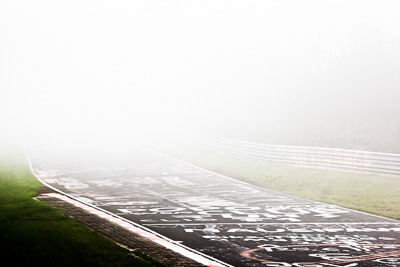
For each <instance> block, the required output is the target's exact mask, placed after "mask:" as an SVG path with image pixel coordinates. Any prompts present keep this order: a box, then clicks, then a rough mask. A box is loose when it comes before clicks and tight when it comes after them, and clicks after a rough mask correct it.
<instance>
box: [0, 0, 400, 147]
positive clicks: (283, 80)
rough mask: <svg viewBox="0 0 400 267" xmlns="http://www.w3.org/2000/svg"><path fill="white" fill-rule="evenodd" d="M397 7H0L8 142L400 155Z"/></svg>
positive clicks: (2, 104)
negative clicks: (212, 144) (178, 134)
mask: <svg viewBox="0 0 400 267" xmlns="http://www.w3.org/2000/svg"><path fill="white" fill-rule="evenodd" d="M399 6H400V4H398V3H397V2H396V1H379V2H378V1H279V2H277V1H133V2H131V1H101V2H98V1H68V2H65V3H62V2H54V1H35V2H31V1H2V3H1V4H0V32H1V35H2V37H3V38H2V39H3V40H2V42H1V44H0V47H1V50H2V54H1V56H0V57H1V60H0V70H1V73H2V76H1V80H0V112H1V118H0V122H1V125H2V132H3V135H5V133H6V132H12V135H21V136H24V137H25V138H28V139H29V138H32V139H33V138H39V139H43V141H46V139H49V140H50V139H52V138H53V139H57V138H62V139H64V140H76V139H80V140H81V141H84V140H88V141H89V140H93V139H96V140H104V141H106V142H118V141H121V140H129V138H134V137H140V136H141V137H142V136H148V135H150V134H151V136H152V137H154V136H158V137H160V138H163V136H165V135H167V133H168V131H169V130H170V129H175V130H176V129H182V130H187V131H192V132H196V133H200V134H205V135H210V136H213V137H230V138H236V139H241V140H248V141H254V142H261V143H268V144H276V145H296V146H318V147H332V148H344V149H355V150H369V151H377V152H388V153H400V105H399V104H398V103H399V100H400V75H398V70H399V69H400V19H399V16H398V14H397V13H398V12H397V10H398V9H397V8H396V7H399ZM121 142H122V141H121ZM122 143H123V142H122Z"/></svg>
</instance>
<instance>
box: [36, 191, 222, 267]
mask: <svg viewBox="0 0 400 267" xmlns="http://www.w3.org/2000/svg"><path fill="white" fill-rule="evenodd" d="M42 195H44V196H47V197H53V198H57V199H59V200H62V201H65V202H67V203H69V204H71V205H74V206H75V207H78V208H81V209H83V210H85V211H87V212H88V213H91V214H93V215H96V216H98V217H100V218H103V219H105V220H107V221H109V222H112V223H114V224H117V225H119V226H121V227H123V228H124V229H126V230H128V231H130V232H132V233H135V234H138V235H140V236H142V237H144V238H147V239H148V240H150V241H152V242H155V243H157V244H159V245H161V246H163V247H165V248H168V249H170V250H172V251H174V252H177V253H179V254H181V255H183V256H185V257H188V258H190V259H192V260H195V261H197V262H199V263H201V264H204V265H206V266H209V267H223V266H228V265H222V264H220V263H218V262H216V261H213V260H210V259H208V258H206V257H203V256H201V255H199V254H197V253H195V252H192V251H190V250H188V249H186V248H184V247H182V246H179V245H177V244H175V243H173V242H171V241H169V240H166V239H164V238H161V237H159V236H157V235H155V234H153V233H151V232H148V231H146V230H144V229H141V228H139V227H136V226H135V225H133V224H131V223H129V222H127V221H125V220H123V219H120V218H118V217H116V216H113V215H111V214H108V213H106V212H103V211H101V210H99V209H96V208H94V207H91V206H89V205H86V204H83V203H81V202H79V201H77V200H74V199H71V198H69V197H67V196H65V195H62V194H59V193H45V194H42Z"/></svg>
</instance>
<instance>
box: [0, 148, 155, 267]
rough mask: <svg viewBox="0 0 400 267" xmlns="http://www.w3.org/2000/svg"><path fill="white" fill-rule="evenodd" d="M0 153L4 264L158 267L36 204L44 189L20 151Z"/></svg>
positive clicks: (0, 253) (0, 246) (0, 234)
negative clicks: (39, 192) (37, 195)
mask: <svg viewBox="0 0 400 267" xmlns="http://www.w3.org/2000/svg"><path fill="white" fill-rule="evenodd" d="M0 152H3V153H0V154H1V155H0V256H1V260H2V262H9V265H10V266H160V264H157V263H156V262H155V261H151V259H150V258H148V256H146V257H144V256H143V253H141V252H138V251H133V252H131V251H129V250H128V249H125V248H123V247H121V246H119V245H117V244H116V243H114V242H112V241H110V240H109V239H107V238H105V237H104V236H102V235H100V234H99V233H97V232H96V231H93V230H91V229H89V228H87V227H86V226H84V225H82V224H80V223H77V222H76V221H74V220H73V219H71V218H69V217H67V216H64V215H63V214H62V213H61V212H60V211H59V210H57V209H55V208H52V207H50V206H47V205H46V204H44V203H41V202H39V201H36V200H34V199H33V197H34V196H36V194H37V192H38V190H39V189H40V188H41V187H42V185H41V184H40V183H39V182H38V181H37V180H36V179H35V178H34V177H33V175H32V174H31V173H30V171H29V169H28V166H27V163H26V161H25V160H24V156H23V154H22V153H21V151H19V153H16V154H15V153H14V154H13V153H6V152H4V150H3V151H1V150H0ZM144 258H146V260H147V261H146V260H144ZM149 261H150V262H152V264H150V263H149Z"/></svg>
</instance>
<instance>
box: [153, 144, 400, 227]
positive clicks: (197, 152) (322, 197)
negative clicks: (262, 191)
mask: <svg viewBox="0 0 400 267" xmlns="http://www.w3.org/2000/svg"><path fill="white" fill-rule="evenodd" d="M154 148H155V149H156V150H159V151H160V152H163V153H165V154H169V155H171V156H173V157H176V158H178V159H181V160H183V161H185V162H188V163H191V164H194V165H197V166H199V167H203V168H205V169H208V170H211V171H214V172H217V173H220V174H224V175H227V176H229V177H232V178H235V179H238V180H242V181H246V182H249V183H251V184H255V185H259V186H262V187H265V188H269V189H272V190H275V191H279V192H283V193H286V194H290V195H295V196H299V197H303V198H307V199H312V200H316V201H320V202H324V203H329V204H335V205H338V206H342V207H346V208H351V209H355V210H360V211H364V212H369V213H373V214H378V215H382V216H386V217H390V218H394V219H400V178H395V177H384V176H378V175H368V174H359V173H349V172H339V171H330V170H319V169H306V168H296V167H289V166H285V165H282V164H276V163H271V162H267V161H263V160H257V159H252V158H248V157H240V156H234V155H223V154H219V153H214V152H210V151H205V150H202V149H198V148H195V147H192V146H190V145H189V144H185V143H183V142H177V141H174V142H172V143H170V144H168V145H166V144H157V145H154Z"/></svg>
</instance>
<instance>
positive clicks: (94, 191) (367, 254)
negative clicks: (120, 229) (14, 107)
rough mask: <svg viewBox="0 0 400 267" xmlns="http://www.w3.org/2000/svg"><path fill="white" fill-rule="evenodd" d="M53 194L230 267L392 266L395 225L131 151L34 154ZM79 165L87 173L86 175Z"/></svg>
mask: <svg viewBox="0 0 400 267" xmlns="http://www.w3.org/2000/svg"><path fill="white" fill-rule="evenodd" d="M35 156H36V157H35V160H34V166H40V165H39V164H45V167H46V168H44V167H37V168H35V171H36V172H37V173H40V174H42V175H43V179H44V180H45V181H46V182H48V183H50V184H51V185H53V186H54V187H56V188H58V189H61V190H63V191H66V192H68V193H70V194H71V195H73V196H75V197H78V198H84V199H85V200H86V201H89V202H90V203H91V204H93V205H95V206H98V207H101V208H103V209H105V210H107V211H110V212H112V213H114V214H117V215H119V216H121V217H123V218H126V219H128V220H130V221H132V222H135V223H138V224H140V225H144V226H145V227H147V228H149V229H151V230H153V231H155V232H157V233H160V234H161V235H163V236H166V237H168V238H170V239H172V240H175V241H180V242H181V243H182V244H183V245H186V246H188V247H190V248H193V249H195V250H197V251H200V252H202V253H204V254H207V255H210V256H212V257H215V258H217V259H219V260H222V261H224V262H227V263H229V264H232V265H234V266H400V224H399V222H398V221H396V220H392V219H386V218H382V217H378V216H373V215H368V214H364V213H360V212H356V211H351V210H348V209H343V208H340V207H337V206H334V205H328V204H323V203H319V202H314V201H310V200H306V199H302V198H298V197H291V196H288V195H284V194H280V193H277V192H274V191H271V190H267V189H263V188H260V187H257V186H253V185H250V184H246V183H243V182H238V181H235V180H233V179H230V178H226V177H223V176H220V175H216V174H213V173H210V172H207V171H205V170H201V169H198V168H195V167H193V166H190V165H187V164H184V163H182V162H178V161H175V160H173V159H170V158H167V157H164V156H162V155H160V154H157V153H154V152H151V151H149V150H146V149H137V150H135V151H134V152H132V153H131V154H130V157H129V158H128V159H126V161H124V160H123V159H122V160H121V159H118V160H115V161H113V160H112V157H110V158H107V159H106V160H104V161H97V163H96V164H97V165H96V164H94V163H92V164H87V165H85V166H79V167H73V166H71V165H68V166H67V167H66V166H64V165H63V162H61V161H58V160H57V159H56V158H51V159H50V158H46V157H45V156H41V155H40V154H39V153H37V154H35ZM87 166H90V168H89V167H87Z"/></svg>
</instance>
